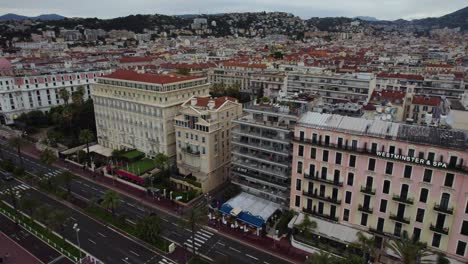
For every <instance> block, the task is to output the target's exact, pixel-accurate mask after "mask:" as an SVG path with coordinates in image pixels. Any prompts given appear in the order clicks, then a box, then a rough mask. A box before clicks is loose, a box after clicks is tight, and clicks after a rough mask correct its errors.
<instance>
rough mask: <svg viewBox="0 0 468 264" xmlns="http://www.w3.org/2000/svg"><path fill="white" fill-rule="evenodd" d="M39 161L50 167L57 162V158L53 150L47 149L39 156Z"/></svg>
mask: <svg viewBox="0 0 468 264" xmlns="http://www.w3.org/2000/svg"><path fill="white" fill-rule="evenodd" d="M39 159H40V161H41V162H42V163H44V164H46V165H48V166H50V165H51V164H52V163H54V162H55V161H56V160H57V156H55V153H54V151H53V150H51V149H49V148H46V149H44V150H43V151H42V152H41V153H40V154H39Z"/></svg>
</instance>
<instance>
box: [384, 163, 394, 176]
mask: <svg viewBox="0 0 468 264" xmlns="http://www.w3.org/2000/svg"><path fill="white" fill-rule="evenodd" d="M392 173H393V162H389V161H387V165H386V166H385V174H388V175H392Z"/></svg>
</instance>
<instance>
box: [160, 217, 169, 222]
mask: <svg viewBox="0 0 468 264" xmlns="http://www.w3.org/2000/svg"><path fill="white" fill-rule="evenodd" d="M161 220H163V221H164V222H168V223H169V220H167V219H166V218H164V217H161Z"/></svg>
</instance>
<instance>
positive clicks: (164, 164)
mask: <svg viewBox="0 0 468 264" xmlns="http://www.w3.org/2000/svg"><path fill="white" fill-rule="evenodd" d="M154 163H155V165H156V167H158V169H160V170H161V172H162V173H163V175H165V176H168V172H169V169H170V166H171V162H170V160H169V157H168V156H167V155H166V154H164V153H158V154H156V157H154Z"/></svg>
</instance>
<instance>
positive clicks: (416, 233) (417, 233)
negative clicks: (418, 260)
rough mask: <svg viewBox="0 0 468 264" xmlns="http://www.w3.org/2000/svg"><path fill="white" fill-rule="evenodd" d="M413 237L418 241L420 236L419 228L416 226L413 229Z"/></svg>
mask: <svg viewBox="0 0 468 264" xmlns="http://www.w3.org/2000/svg"><path fill="white" fill-rule="evenodd" d="M413 238H414V240H416V241H419V238H421V229H419V228H417V227H415V228H414V229H413Z"/></svg>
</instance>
